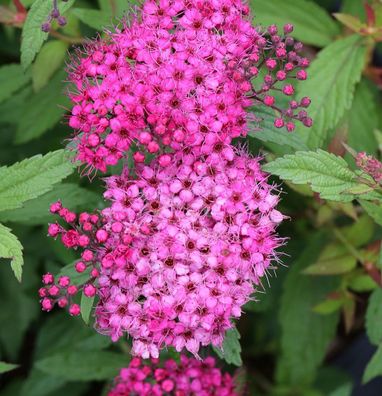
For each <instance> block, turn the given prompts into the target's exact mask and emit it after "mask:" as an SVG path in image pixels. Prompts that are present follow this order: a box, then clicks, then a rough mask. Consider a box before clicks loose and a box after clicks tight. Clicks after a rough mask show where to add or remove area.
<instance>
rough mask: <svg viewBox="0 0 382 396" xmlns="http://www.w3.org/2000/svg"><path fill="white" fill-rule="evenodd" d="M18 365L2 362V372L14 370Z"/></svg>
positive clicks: (0, 366) (0, 370)
mask: <svg viewBox="0 0 382 396" xmlns="http://www.w3.org/2000/svg"><path fill="white" fill-rule="evenodd" d="M17 367H19V366H18V364H11V363H5V362H0V374H3V373H6V372H8V371H11V370H14V369H15V368H17Z"/></svg>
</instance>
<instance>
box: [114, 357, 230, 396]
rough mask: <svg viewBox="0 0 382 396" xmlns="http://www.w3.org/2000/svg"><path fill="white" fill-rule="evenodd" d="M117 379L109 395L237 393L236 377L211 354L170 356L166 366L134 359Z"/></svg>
mask: <svg viewBox="0 0 382 396" xmlns="http://www.w3.org/2000/svg"><path fill="white" fill-rule="evenodd" d="M114 382H115V383H114V387H113V388H112V389H111V390H110V391H109V393H108V396H136V395H137V396H138V395H139V396H165V395H168V396H170V395H171V396H213V395H216V396H217V395H219V396H237V393H236V392H235V390H234V382H233V378H232V377H231V376H230V375H229V374H228V373H224V374H223V373H222V372H221V370H220V369H219V368H218V367H216V366H215V360H214V359H213V358H211V357H208V358H206V359H205V360H203V361H199V360H196V359H194V358H188V357H187V356H185V355H181V356H180V362H179V363H177V362H176V361H175V360H172V359H169V360H167V361H166V362H165V363H164V364H163V365H160V364H159V361H158V360H157V359H153V360H152V362H151V364H150V365H146V364H143V362H142V361H141V359H139V358H134V359H133V360H132V361H131V363H130V365H129V367H128V368H124V369H122V370H121V372H120V374H119V376H118V377H117V378H116V379H115V381H114Z"/></svg>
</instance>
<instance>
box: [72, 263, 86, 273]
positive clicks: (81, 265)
mask: <svg viewBox="0 0 382 396" xmlns="http://www.w3.org/2000/svg"><path fill="white" fill-rule="evenodd" d="M74 268H75V269H76V271H77V272H79V273H82V272H84V271H85V270H86V264H85V263H84V262H83V261H79V262H78V263H76V265H75V266H74Z"/></svg>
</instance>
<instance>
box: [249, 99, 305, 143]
mask: <svg viewBox="0 0 382 396" xmlns="http://www.w3.org/2000/svg"><path fill="white" fill-rule="evenodd" d="M252 111H253V113H254V114H255V115H256V118H258V119H259V122H256V124H253V125H252V128H251V129H252V131H250V132H249V136H250V137H253V138H255V139H258V140H261V141H262V142H265V143H268V142H270V143H275V144H277V145H280V146H284V147H285V146H287V147H290V148H292V149H294V150H307V149H308V148H307V146H306V145H305V144H304V143H303V142H302V141H301V139H300V137H299V136H297V135H295V134H293V133H288V132H285V131H283V130H280V129H277V128H276V127H275V126H274V125H273V120H274V119H275V115H274V114H273V110H272V109H270V108H268V107H266V106H259V107H255V108H253V109H252ZM257 127H260V128H261V129H260V130H257V131H256V130H255V131H253V130H254V129H256V128H257Z"/></svg>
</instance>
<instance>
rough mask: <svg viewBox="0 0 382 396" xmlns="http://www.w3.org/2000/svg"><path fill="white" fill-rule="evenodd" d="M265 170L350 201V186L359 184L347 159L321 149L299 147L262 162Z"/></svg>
mask: <svg viewBox="0 0 382 396" xmlns="http://www.w3.org/2000/svg"><path fill="white" fill-rule="evenodd" d="M264 169H265V170H266V171H267V172H270V173H272V174H274V175H277V176H279V177H280V178H281V179H284V180H290V181H291V182H292V183H295V184H307V183H309V184H310V186H311V188H312V190H313V191H315V192H317V193H319V194H320V197H321V198H322V199H329V200H333V201H351V200H352V199H354V195H353V194H349V193H348V192H347V191H349V189H351V188H354V187H356V186H358V184H359V183H358V182H357V175H356V174H355V173H354V172H353V171H351V170H350V169H349V168H348V165H347V163H346V161H345V160H344V159H343V158H341V157H337V156H335V155H334V154H330V153H328V152H326V151H323V150H317V151H298V152H296V153H295V154H293V155H286V156H284V157H282V158H278V159H276V160H275V161H273V162H270V163H268V164H266V165H265V166H264Z"/></svg>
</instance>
